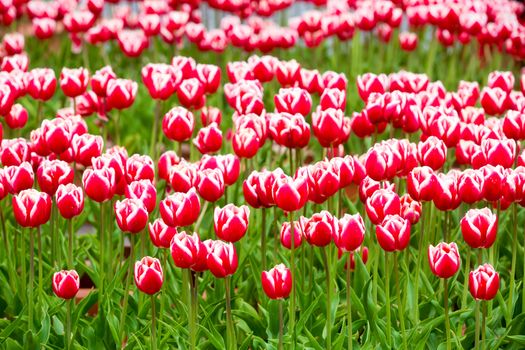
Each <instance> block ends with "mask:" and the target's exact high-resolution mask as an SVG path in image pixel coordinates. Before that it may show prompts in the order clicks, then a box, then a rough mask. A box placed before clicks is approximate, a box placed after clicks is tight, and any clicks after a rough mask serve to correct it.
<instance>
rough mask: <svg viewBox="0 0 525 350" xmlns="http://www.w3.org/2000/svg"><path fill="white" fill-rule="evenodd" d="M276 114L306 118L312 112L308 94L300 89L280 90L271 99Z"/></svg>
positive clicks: (310, 99)
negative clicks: (296, 115)
mask: <svg viewBox="0 0 525 350" xmlns="http://www.w3.org/2000/svg"><path fill="white" fill-rule="evenodd" d="M273 100H274V103H275V109H276V110H277V112H280V113H283V112H286V113H290V114H301V115H303V116H306V115H307V114H309V113H310V111H311V110H312V98H311V97H310V94H309V93H308V92H307V91H306V90H303V89H301V88H286V89H280V90H279V93H278V94H277V95H275V96H274V98H273Z"/></svg>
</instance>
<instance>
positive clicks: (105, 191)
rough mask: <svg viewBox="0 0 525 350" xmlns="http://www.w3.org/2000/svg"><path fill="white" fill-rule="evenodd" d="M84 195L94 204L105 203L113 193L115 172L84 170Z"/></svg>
mask: <svg viewBox="0 0 525 350" xmlns="http://www.w3.org/2000/svg"><path fill="white" fill-rule="evenodd" d="M82 184H83V186H84V191H86V195H87V196H88V197H89V198H91V199H92V200H94V201H95V202H99V203H101V202H105V201H107V200H109V199H111V198H112V197H113V195H114V193H115V186H116V182H115V170H113V169H112V168H103V169H86V171H84V174H83V175H82Z"/></svg>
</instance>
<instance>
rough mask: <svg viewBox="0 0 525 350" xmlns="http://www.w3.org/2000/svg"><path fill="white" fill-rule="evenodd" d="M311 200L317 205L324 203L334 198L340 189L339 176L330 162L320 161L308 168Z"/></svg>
mask: <svg viewBox="0 0 525 350" xmlns="http://www.w3.org/2000/svg"><path fill="white" fill-rule="evenodd" d="M306 175H307V176H308V188H309V199H310V200H311V201H313V202H315V203H323V202H324V201H326V200H327V199H328V198H330V197H331V196H333V195H334V194H335V193H337V191H338V190H339V188H340V185H339V174H338V173H337V172H336V171H335V169H334V168H333V167H332V163H330V162H328V161H320V162H317V163H315V164H313V165H310V166H308V171H307V174H306Z"/></svg>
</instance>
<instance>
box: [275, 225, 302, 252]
mask: <svg viewBox="0 0 525 350" xmlns="http://www.w3.org/2000/svg"><path fill="white" fill-rule="evenodd" d="M293 227H294V229H293V237H294V238H293V239H294V240H293V243H294V249H297V248H298V247H299V246H300V245H301V244H302V243H303V228H302V227H301V223H300V222H299V221H294V225H293ZM280 236H281V244H282V245H283V247H285V248H286V249H292V232H291V230H290V222H289V221H285V222H283V224H282V226H281V234H280Z"/></svg>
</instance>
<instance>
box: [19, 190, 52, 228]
mask: <svg viewBox="0 0 525 350" xmlns="http://www.w3.org/2000/svg"><path fill="white" fill-rule="evenodd" d="M13 214H14V216H15V220H16V221H17V222H18V224H19V225H20V226H22V227H38V226H40V225H43V224H45V223H46V222H48V221H49V218H50V216H51V197H49V195H48V194H47V193H45V192H39V191H37V190H35V189H27V190H23V191H21V192H20V193H18V194H17V195H14V196H13Z"/></svg>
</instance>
